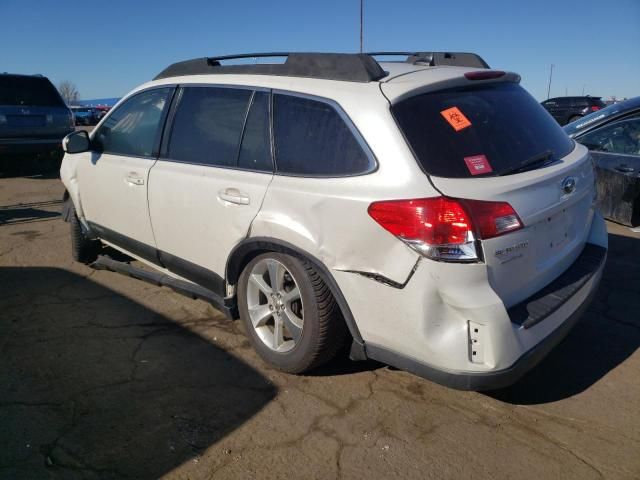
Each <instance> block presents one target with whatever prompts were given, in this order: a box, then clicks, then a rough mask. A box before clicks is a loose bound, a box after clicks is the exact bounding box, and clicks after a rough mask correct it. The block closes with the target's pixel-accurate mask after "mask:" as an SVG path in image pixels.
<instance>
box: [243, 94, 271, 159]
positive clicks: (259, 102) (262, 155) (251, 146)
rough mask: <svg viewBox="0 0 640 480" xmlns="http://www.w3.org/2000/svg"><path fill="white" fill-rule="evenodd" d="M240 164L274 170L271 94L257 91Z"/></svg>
mask: <svg viewBox="0 0 640 480" xmlns="http://www.w3.org/2000/svg"><path fill="white" fill-rule="evenodd" d="M238 166H239V167H240V168H246V169H249V170H262V171H268V172H272V171H273V165H272V163H271V140H270V134H269V94H268V93H265V92H256V93H255V94H254V96H253V102H252V104H251V108H250V109H249V116H248V117H247V123H246V125H245V128H244V135H243V137H242V146H241V147H240V158H239V159H238Z"/></svg>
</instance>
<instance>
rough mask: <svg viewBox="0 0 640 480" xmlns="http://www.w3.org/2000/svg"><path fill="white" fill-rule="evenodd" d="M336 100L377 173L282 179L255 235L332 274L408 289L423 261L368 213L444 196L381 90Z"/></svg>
mask: <svg viewBox="0 0 640 480" xmlns="http://www.w3.org/2000/svg"><path fill="white" fill-rule="evenodd" d="M333 99H334V101H336V102H337V103H338V105H339V106H340V107H341V108H342V109H343V110H344V111H345V113H346V114H347V115H348V116H349V118H350V119H351V120H352V122H353V124H354V126H355V127H356V129H357V130H358V131H359V132H360V134H361V135H362V137H363V139H364V141H365V142H366V143H367V145H368V146H369V148H370V150H371V151H372V152H373V155H374V156H375V158H376V162H377V168H376V170H375V171H374V172H372V173H369V174H366V175H360V176H353V177H341V178H308V177H304V178H303V177H294V176H284V175H276V176H274V178H273V181H272V182H271V184H270V185H269V188H268V190H267V194H266V196H265V199H264V203H263V205H262V208H261V210H260V212H259V213H258V215H257V216H256V218H255V219H254V221H253V224H252V227H251V236H252V237H253V236H255V237H260V236H264V237H272V238H278V239H281V240H285V241H287V242H289V243H292V244H294V245H296V246H297V247H299V248H301V249H303V250H305V251H307V252H309V254H311V255H313V256H314V257H316V258H317V259H319V260H320V261H322V262H323V263H324V264H325V266H326V267H327V268H329V269H330V270H339V271H360V272H365V273H370V274H376V275H382V276H384V277H386V278H388V279H390V280H392V281H393V282H397V283H404V282H405V281H406V279H407V278H408V276H409V275H410V274H411V271H412V270H413V268H414V266H415V264H416V261H417V260H418V257H419V255H418V254H417V253H416V252H414V251H413V250H412V249H410V248H409V247H408V246H406V245H405V244H404V243H403V242H402V241H400V240H398V239H397V238H396V237H395V236H393V235H392V234H390V233H389V232H387V231H386V230H384V229H383V228H382V227H381V226H380V225H378V224H377V223H376V222H375V221H374V220H373V219H372V218H371V217H370V216H369V214H368V213H367V209H368V207H369V205H370V204H371V203H372V202H374V201H378V200H390V199H402V198H420V197H428V196H434V195H438V192H437V191H436V190H435V189H434V188H433V187H432V186H431V184H430V183H429V180H428V178H427V177H426V175H425V174H424V173H423V172H422V171H421V170H420V168H419V167H418V165H417V163H416V162H415V160H414V158H413V155H412V153H411V151H410V150H409V148H408V146H407V145H406V142H405V140H404V137H403V136H402V134H401V132H400V131H399V129H398V127H397V126H396V124H395V121H394V119H393V117H392V116H391V112H390V110H389V103H388V101H387V100H386V99H385V97H384V96H383V95H382V94H381V92H380V91H379V90H378V91H377V92H368V93H367V95H360V96H354V95H350V94H346V93H345V94H341V93H340V92H337V93H336V94H335V95H333ZM365 100H366V101H365ZM354 275H357V274H354ZM369 281H375V280H369Z"/></svg>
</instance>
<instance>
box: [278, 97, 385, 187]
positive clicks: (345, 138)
mask: <svg viewBox="0 0 640 480" xmlns="http://www.w3.org/2000/svg"><path fill="white" fill-rule="evenodd" d="M273 108H274V112H273V114H274V135H275V143H276V165H277V168H278V172H280V173H290V174H294V175H320V176H341V175H354V174H359V173H365V172H367V171H369V170H371V168H372V167H373V165H372V163H371V161H370V160H369V157H368V156H367V155H366V154H365V152H364V151H363V149H362V147H361V146H360V144H359V143H358V141H357V140H356V138H355V137H354V135H353V133H352V132H351V130H350V129H349V127H348V126H347V125H346V123H345V122H344V120H343V119H342V117H341V116H340V115H339V114H338V112H337V111H336V110H335V109H334V108H333V107H332V106H331V105H328V104H327V103H324V102H318V101H315V100H310V99H307V98H300V97H295V96H291V95H275V96H274V107H273Z"/></svg>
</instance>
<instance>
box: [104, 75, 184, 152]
mask: <svg viewBox="0 0 640 480" xmlns="http://www.w3.org/2000/svg"><path fill="white" fill-rule="evenodd" d="M171 91H172V89H171V88H157V89H153V90H147V91H146V92H142V93H139V94H137V95H135V96H133V97H131V98H130V99H128V100H126V101H125V102H124V103H123V104H122V105H120V106H119V107H118V108H116V109H115V110H114V111H113V112H111V115H109V117H108V118H107V119H106V120H105V122H104V123H103V124H102V125H101V126H100V129H99V130H98V132H97V133H96V135H95V137H94V138H95V139H96V140H97V142H98V143H99V145H100V148H101V150H102V151H104V152H107V153H114V154H119V155H132V156H136V157H151V156H154V151H153V150H154V147H155V145H156V142H157V140H158V137H159V135H160V120H161V119H162V118H163V115H164V113H165V111H166V109H167V108H168V103H169V96H170V94H171Z"/></svg>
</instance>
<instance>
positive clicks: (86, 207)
mask: <svg viewBox="0 0 640 480" xmlns="http://www.w3.org/2000/svg"><path fill="white" fill-rule="evenodd" d="M74 157H76V158H75V159H74V160H75V163H76V167H75V178H76V179H77V185H78V186H79V188H78V192H79V197H80V198H81V199H82V201H81V204H82V214H83V216H84V218H85V219H88V220H90V221H92V222H94V223H96V224H98V225H100V226H102V227H106V228H109V229H111V230H113V231H115V232H118V233H119V234H121V235H126V236H127V237H129V238H133V239H135V240H137V241H139V242H141V243H144V244H146V245H154V244H155V240H154V237H153V230H152V228H151V220H150V218H149V206H148V202H147V185H148V180H149V170H150V169H151V167H152V166H153V164H154V160H152V159H148V158H137V157H127V156H123V155H111V154H108V153H104V154H101V155H99V158H98V155H96V154H93V153H90V152H85V153H79V154H76V155H74ZM85 192H86V193H85Z"/></svg>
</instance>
